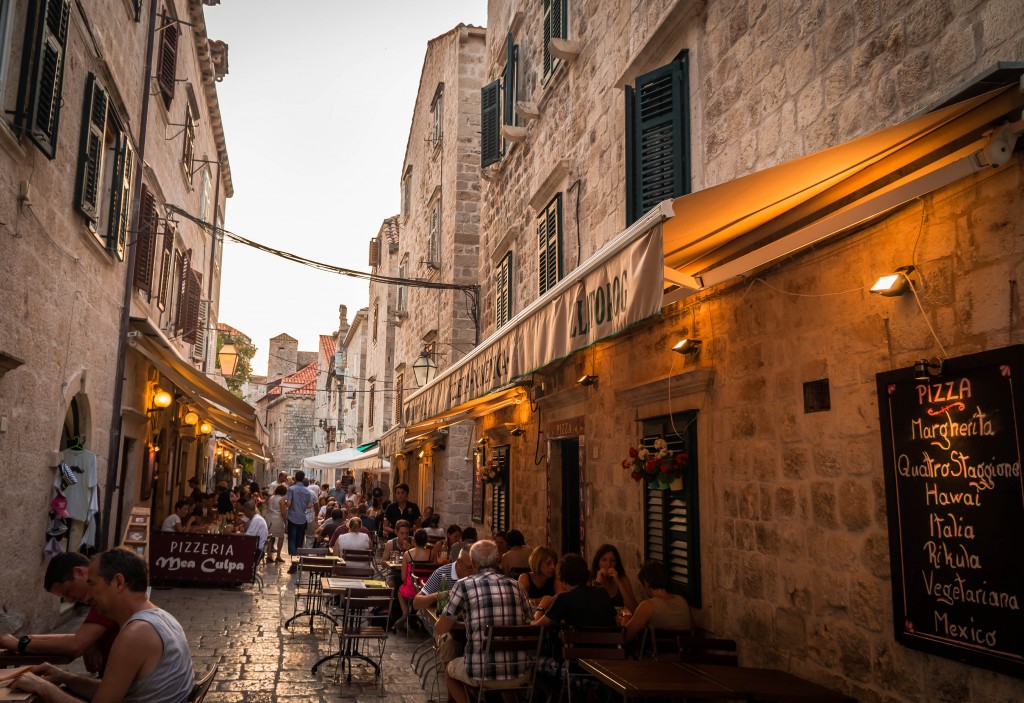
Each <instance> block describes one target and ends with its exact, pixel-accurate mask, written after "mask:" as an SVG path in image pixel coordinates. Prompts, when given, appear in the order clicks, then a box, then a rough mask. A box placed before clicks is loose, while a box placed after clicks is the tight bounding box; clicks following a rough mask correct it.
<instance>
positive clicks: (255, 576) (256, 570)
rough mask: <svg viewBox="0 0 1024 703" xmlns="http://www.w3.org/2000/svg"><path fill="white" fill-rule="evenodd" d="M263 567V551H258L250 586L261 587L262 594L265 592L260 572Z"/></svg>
mask: <svg viewBox="0 0 1024 703" xmlns="http://www.w3.org/2000/svg"><path fill="white" fill-rule="evenodd" d="M264 546H265V545H264ZM262 565H263V550H262V549H257V550H256V558H255V560H254V561H253V563H252V581H250V584H251V585H253V586H256V585H259V587H260V591H261V592H262V591H263V577H262V576H260V574H259V570H260V567H261V566H262Z"/></svg>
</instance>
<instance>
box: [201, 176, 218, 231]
mask: <svg viewBox="0 0 1024 703" xmlns="http://www.w3.org/2000/svg"><path fill="white" fill-rule="evenodd" d="M209 214H210V169H208V168H204V169H203V175H202V186H201V187H200V189H199V219H200V220H202V221H203V222H206V221H207V220H206V216H207V215H209ZM213 241H214V242H216V241H217V238H216V237H214V238H213Z"/></svg>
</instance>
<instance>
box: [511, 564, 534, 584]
mask: <svg viewBox="0 0 1024 703" xmlns="http://www.w3.org/2000/svg"><path fill="white" fill-rule="evenodd" d="M528 573H530V567H528V566H513V567H512V568H511V569H509V576H510V577H512V578H514V579H516V580H517V581H518V580H519V577H520V576H521V575H522V574H528Z"/></svg>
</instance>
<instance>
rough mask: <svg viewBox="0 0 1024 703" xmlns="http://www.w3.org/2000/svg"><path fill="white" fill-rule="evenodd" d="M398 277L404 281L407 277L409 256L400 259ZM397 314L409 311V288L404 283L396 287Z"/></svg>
mask: <svg viewBox="0 0 1024 703" xmlns="http://www.w3.org/2000/svg"><path fill="white" fill-rule="evenodd" d="M398 277H399V278H401V279H403V280H404V279H406V278H408V277H409V255H408V254H406V255H405V256H403V257H402V263H401V264H399V266H398ZM397 303H398V312H406V311H408V309H409V287H408V286H406V285H405V284H404V283H400V284H399V285H398V301H397Z"/></svg>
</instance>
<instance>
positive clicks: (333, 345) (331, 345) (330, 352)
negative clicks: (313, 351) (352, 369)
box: [320, 334, 338, 366]
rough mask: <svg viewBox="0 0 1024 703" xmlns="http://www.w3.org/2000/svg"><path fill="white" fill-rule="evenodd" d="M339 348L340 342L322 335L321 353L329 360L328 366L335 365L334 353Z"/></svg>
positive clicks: (327, 335)
mask: <svg viewBox="0 0 1024 703" xmlns="http://www.w3.org/2000/svg"><path fill="white" fill-rule="evenodd" d="M337 348H338V341H337V340H336V339H335V338H334V337H332V336H330V335H329V334H322V335H320V353H321V354H323V356H324V359H326V360H327V365H328V366H330V365H331V364H332V363H334V352H335V350H336V349H337Z"/></svg>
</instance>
